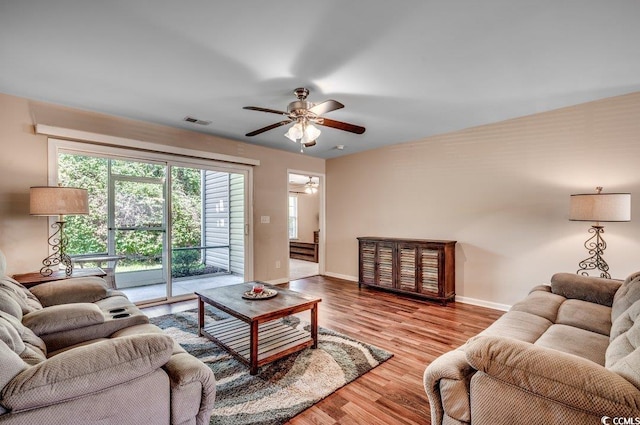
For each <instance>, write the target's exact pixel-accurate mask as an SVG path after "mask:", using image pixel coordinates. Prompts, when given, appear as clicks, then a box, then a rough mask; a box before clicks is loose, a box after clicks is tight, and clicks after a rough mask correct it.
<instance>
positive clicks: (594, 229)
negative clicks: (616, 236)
mask: <svg viewBox="0 0 640 425" xmlns="http://www.w3.org/2000/svg"><path fill="white" fill-rule="evenodd" d="M596 192H597V193H588V194H576V195H571V203H570V208H569V220H574V221H593V222H595V224H594V225H592V226H591V229H589V233H593V236H591V237H590V238H589V239H587V241H586V242H585V243H584V247H585V248H586V249H587V251H588V252H589V254H590V256H589V257H588V258H585V259H584V260H582V261H580V262H579V263H578V267H579V269H578V271H577V272H576V274H581V275H584V276H588V275H589V270H599V271H600V277H604V278H607V279H611V275H610V274H609V265H608V264H607V262H606V261H604V258H602V255H603V254H604V250H605V249H606V248H607V244H606V242H605V241H604V239H602V234H603V233H604V226H601V225H600V222H603V221H605V222H606V221H631V194H630V193H602V187H596Z"/></svg>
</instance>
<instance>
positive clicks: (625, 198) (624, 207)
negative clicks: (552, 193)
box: [569, 193, 631, 221]
mask: <svg viewBox="0 0 640 425" xmlns="http://www.w3.org/2000/svg"><path fill="white" fill-rule="evenodd" d="M569 220H575V221H631V194H630V193H590V194H578V195H571V204H570V209H569Z"/></svg>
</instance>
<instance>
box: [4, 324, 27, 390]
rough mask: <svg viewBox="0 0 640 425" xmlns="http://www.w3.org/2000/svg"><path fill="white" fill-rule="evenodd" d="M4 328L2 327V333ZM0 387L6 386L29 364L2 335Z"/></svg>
mask: <svg viewBox="0 0 640 425" xmlns="http://www.w3.org/2000/svg"><path fill="white" fill-rule="evenodd" d="M1 332H2V330H1V329H0V333H1ZM0 365H2V367H0V388H4V387H5V385H7V384H8V383H9V382H10V381H11V380H12V379H13V378H14V377H15V376H16V375H17V374H19V373H20V372H22V371H23V370H25V369H26V368H27V367H28V366H27V364H26V363H25V362H24V361H23V360H22V359H21V358H20V356H18V354H16V352H15V351H14V350H13V349H11V348H10V347H9V346H8V345H7V344H6V343H5V342H4V339H3V338H1V337H0Z"/></svg>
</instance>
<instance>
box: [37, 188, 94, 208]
mask: <svg viewBox="0 0 640 425" xmlns="http://www.w3.org/2000/svg"><path fill="white" fill-rule="evenodd" d="M30 213H31V215H77V214H89V199H88V193H87V190H86V189H79V188H76V187H59V186H36V187H32V188H31V189H30Z"/></svg>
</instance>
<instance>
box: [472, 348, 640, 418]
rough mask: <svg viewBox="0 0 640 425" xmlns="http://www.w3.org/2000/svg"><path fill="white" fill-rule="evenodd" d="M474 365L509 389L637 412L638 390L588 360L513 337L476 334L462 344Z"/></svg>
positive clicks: (580, 406)
mask: <svg viewBox="0 0 640 425" xmlns="http://www.w3.org/2000/svg"><path fill="white" fill-rule="evenodd" d="M464 351H465V353H466V358H467V361H468V362H469V364H470V365H471V366H473V367H474V368H475V369H477V370H479V371H481V372H484V373H486V374H487V375H489V376H491V377H493V378H494V379H496V380H498V381H501V382H504V383H505V384H506V385H509V386H511V387H517V388H519V389H521V390H522V391H524V392H526V393H529V394H534V395H537V396H540V397H544V398H545V399H547V400H553V401H554V402H556V403H559V404H562V405H564V406H568V407H570V408H573V409H577V410H579V411H582V412H588V413H589V414H592V415H595V416H602V415H610V416H625V417H626V416H636V415H637V413H638V411H639V410H640V392H639V391H638V389H637V388H636V387H635V386H633V385H632V384H631V383H629V382H628V381H627V380H625V379H624V378H622V377H621V376H620V375H618V374H616V373H614V372H611V371H609V370H607V369H606V368H604V367H603V366H600V365H598V364H597V363H594V362H592V361H589V360H587V359H583V358H581V357H577V356H574V355H571V354H567V353H563V352H561V351H556V350H553V349H550V348H545V347H538V346H536V345H533V344H530V343H528V342H523V341H518V340H515V339H510V338H502V337H492V336H478V337H475V338H472V339H471V340H469V342H468V343H467V344H466V345H465V346H464Z"/></svg>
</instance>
